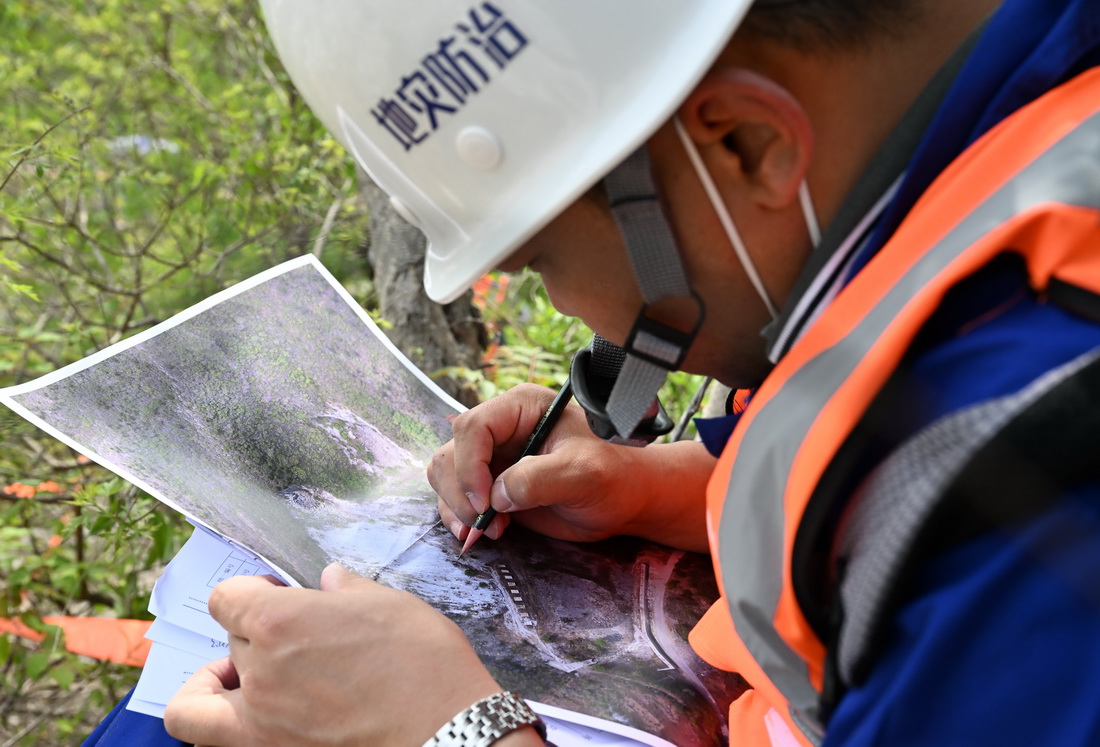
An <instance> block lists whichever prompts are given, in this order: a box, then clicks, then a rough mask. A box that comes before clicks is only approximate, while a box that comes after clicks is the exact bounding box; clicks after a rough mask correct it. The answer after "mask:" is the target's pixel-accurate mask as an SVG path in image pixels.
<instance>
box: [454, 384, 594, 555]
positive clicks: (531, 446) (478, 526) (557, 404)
mask: <svg viewBox="0 0 1100 747" xmlns="http://www.w3.org/2000/svg"><path fill="white" fill-rule="evenodd" d="M571 399H573V389H572V387H570V385H569V379H566V380H565V384H563V385H562V388H561V389H559V390H558V393H557V395H556V396H555V397H554V401H553V402H551V403H550V407H548V408H547V410H546V412H544V413H543V414H542V417H541V418H539V422H538V424H537V425H535V430H533V431H531V437H530V438H528V439H527V444H526V445H525V446H524V447H523V451H522V452H520V455H519V457H518V458H517V459H516V462H518V461H519V460H520V459H523V458H524V457H525V456H531V455H533V454H537V453H538V451H539V449H541V448H542V445H543V444H544V443H545V442H546V437H547V436H549V435H550V431H551V429H553V427H554V424H555V423H557V422H558V418H559V417H561V414H562V413H563V412H564V411H565V407H566V405H568V404H569V400H571ZM514 463H515V462H513V464H514ZM496 515H497V512H496V509H494V508H493V507H492V506H489V508H487V509H485V512H484V513H482V514H481V515H480V516H478V517H477V519H476V520H475V521H474V525H473V526H472V527H471V528H470V534H469V535H467V537H466V542H465V544H463V545H462V552H460V553H459V554H458V555H459V557H462V556H463V555H465V554H466V551H467V550H469V549H470V548H471V547H473V546H474V543H475V542H477V540H478V538H479V537H481V535H482V534H484V533H485V530H486V529H488V528H489V524H490V523H491V522H492V521H493V517H494V516H496Z"/></svg>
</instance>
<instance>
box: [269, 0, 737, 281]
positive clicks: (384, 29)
mask: <svg viewBox="0 0 1100 747" xmlns="http://www.w3.org/2000/svg"><path fill="white" fill-rule="evenodd" d="M751 2H752V0H675V2H673V1H672V0H546V2H541V3H535V2H531V0H523V1H521V0H492V2H471V0H462V1H461V2H456V1H455V0H433V1H432V2H409V0H316V1H312V2H311V1H310V0H261V6H262V8H263V12H264V17H265V20H266V22H267V26H268V30H269V31H270V33H271V36H272V38H273V39H274V41H275V46H276V48H277V50H278V53H279V56H280V58H281V59H282V61H283V64H284V65H285V66H286V68H287V70H288V71H289V73H290V76H291V78H292V79H293V80H294V83H295V85H296V86H297V87H298V89H299V90H300V91H301V93H302V95H303V96H304V97H305V99H306V101H307V102H308V103H309V104H310V106H311V107H312V109H313V111H314V112H315V113H316V114H317V115H318V116H319V117H320V118H321V120H322V121H323V122H324V123H325V125H326V126H327V127H328V128H329V129H330V130H331V131H332V132H333V134H334V135H335V136H336V137H337V138H338V139H339V140H340V141H341V142H342V143H343V144H344V146H345V147H347V148H348V150H349V151H350V152H351V153H352V154H354V156H355V158H356V159H357V160H358V162H359V163H360V164H361V165H362V167H363V168H364V169H365V170H366V171H367V173H368V174H370V176H371V178H372V179H374V180H375V182H377V183H378V185H379V186H380V187H382V188H383V189H384V190H385V191H386V192H387V193H388V194H389V195H390V197H391V200H392V202H393V205H394V207H395V208H396V209H397V210H398V212H399V213H401V214H402V215H403V216H404V217H405V218H407V219H408V220H410V221H411V222H413V223H415V224H416V225H417V226H419V228H420V229H421V230H422V231H423V232H424V233H425V234H426V235H427V238H428V255H427V258H426V262H425V272H424V286H425V289H426V290H427V292H428V295H429V296H430V297H431V298H433V299H434V300H436V301H440V302H447V301H451V300H453V299H454V298H456V297H457V296H458V295H460V294H461V293H462V292H463V291H464V290H466V288H468V287H469V286H470V285H471V284H472V283H473V282H474V281H475V280H476V279H477V278H478V277H479V276H480V275H481V274H482V273H484V272H486V271H487V270H490V269H492V268H493V267H494V266H495V265H496V264H498V263H499V262H500V261H501V260H503V259H504V258H505V257H507V256H508V255H509V254H511V253H512V252H513V251H514V250H515V249H516V248H518V247H519V246H520V245H521V244H522V243H523V242H524V241H526V240H527V239H528V238H530V237H531V236H532V235H533V234H534V233H536V232H537V231H538V230H539V229H541V228H542V227H543V226H544V225H545V224H546V223H548V222H549V221H550V220H551V219H553V218H554V217H555V216H556V215H557V214H558V213H560V212H561V211H562V210H563V209H564V208H565V207H567V206H568V205H569V204H570V203H572V202H573V201H574V200H576V199H577V197H578V196H580V195H581V194H583V193H584V192H585V191H586V190H587V189H589V188H590V187H591V186H592V185H593V184H594V183H595V182H596V181H598V180H599V179H600V178H601V177H602V176H603V175H604V174H605V173H606V172H607V171H609V170H610V169H611V168H612V167H614V166H615V165H616V164H617V163H619V162H620V161H621V160H623V159H624V158H625V157H626V156H627V155H629V154H630V153H631V152H632V151H634V150H635V149H636V148H637V147H638V146H639V145H640V144H641V143H643V142H644V141H645V140H646V139H647V138H648V137H649V136H650V135H651V134H652V133H653V131H654V130H656V129H657V127H658V126H660V125H661V124H662V123H663V122H664V121H666V120H667V119H668V118H669V117H671V116H672V114H673V112H674V111H675V109H676V107H677V106H678V105H679V104H680V102H681V101H682V100H683V99H684V98H685V97H686V96H687V94H688V93H689V92H690V91H691V89H692V88H693V87H694V86H695V84H696V83H697V82H698V80H699V79H700V78H701V77H702V75H703V74H704V73H705V72H706V70H707V69H708V68H709V66H710V65H711V63H712V62H713V60H714V59H715V58H716V57H717V55H718V53H719V52H720V51H721V50H722V48H723V47H724V46H725V44H726V42H727V41H728V39H729V38H730V36H731V35H732V34H733V31H734V29H736V27H737V25H738V23H740V21H741V18H742V17H743V16H744V14H745V13H746V12H747V10H748V7H749V5H751Z"/></svg>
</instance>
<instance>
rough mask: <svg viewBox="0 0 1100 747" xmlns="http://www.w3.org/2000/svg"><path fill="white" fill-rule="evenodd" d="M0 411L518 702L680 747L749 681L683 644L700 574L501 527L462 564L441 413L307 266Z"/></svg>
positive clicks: (698, 611)
mask: <svg viewBox="0 0 1100 747" xmlns="http://www.w3.org/2000/svg"><path fill="white" fill-rule="evenodd" d="M9 397H10V399H11V401H13V402H14V403H16V404H17V405H19V406H20V407H22V408H25V409H26V410H27V411H28V412H30V413H31V414H33V415H35V416H37V417H38V418H39V419H41V421H42V422H44V423H45V424H47V425H48V426H50V427H51V428H52V429H54V430H55V431H56V432H58V433H59V434H62V435H63V436H65V437H66V438H67V439H68V440H69V441H70V442H72V443H73V444H74V445H77V446H78V448H81V449H82V450H84V451H87V452H88V453H90V454H93V455H94V456H95V457H96V458H97V459H98V460H100V461H101V462H102V463H103V464H104V466H107V467H109V468H112V469H115V470H117V471H119V472H121V473H123V474H128V475H130V476H133V477H134V478H136V479H137V480H139V481H141V482H142V483H144V484H145V485H146V486H148V487H149V488H151V490H152V491H153V493H154V495H156V496H157V497H159V498H162V499H164V500H166V501H168V502H170V503H171V504H173V505H175V506H177V507H179V508H180V509H182V510H183V511H184V513H186V514H188V515H189V516H192V517H193V518H195V519H197V520H198V521H200V522H202V523H203V524H206V525H208V526H210V527H212V528H213V529H214V530H216V531H217V532H219V533H221V534H223V535H224V536H226V537H228V538H230V539H232V540H234V541H236V542H238V543H240V544H241V545H243V546H245V547H248V548H250V549H252V550H253V551H255V552H256V553H258V554H260V555H262V556H263V557H265V558H266V559H268V560H269V561H270V562H271V563H273V564H274V565H276V566H278V567H279V568H281V569H283V570H284V571H285V572H286V573H287V574H288V575H289V576H291V577H292V578H293V579H294V580H295V581H296V582H298V583H300V584H302V585H304V586H316V585H317V583H318V581H319V578H320V573H321V570H322V569H323V568H324V567H325V566H326V565H327V564H328V563H329V562H331V561H332V560H339V561H341V562H342V563H344V564H345V565H346V566H348V567H349V568H351V569H352V570H355V571H357V572H359V573H362V574H363V575H366V576H369V577H372V578H376V579H378V580H379V581H381V582H383V583H386V584H388V585H390V586H393V587H395V588H399V589H404V590H407V591H410V592H412V593H414V594H417V595H418V596H420V597H422V598H423V599H425V600H426V601H428V602H429V603H431V604H433V605H434V606H435V607H436V608H438V609H439V610H441V611H442V612H443V613H444V614H447V615H448V616H449V617H451V618H452V619H453V620H455V622H456V623H458V625H459V626H460V627H461V628H462V629H463V630H464V631H465V632H466V634H467V635H468V636H469V638H470V640H471V642H472V643H473V644H474V647H475V648H476V649H477V650H478V652H479V654H480V655H481V656H482V658H483V659H484V660H485V662H486V664H487V665H488V666H489V667H490V669H491V670H492V671H493V673H494V675H495V676H496V677H497V679H498V680H499V681H500V682H501V684H502V685H504V686H505V687H507V688H509V689H513V690H515V691H517V692H519V693H521V694H522V695H523V696H524V697H526V698H529V699H532V700H537V701H540V702H544V703H548V704H550V705H555V706H560V707H563V708H567V709H569V710H573V711H578V712H582V713H587V714H589V715H593V716H598V717H600V718H605V719H609V720H612V721H616V722H620V723H625V724H627V725H630V726H633V727H635V728H638V729H641V730H642V731H645V732H648V733H651V734H654V735H656V736H660V737H662V738H663V739H666V740H668V741H669V742H672V743H673V744H676V745H695V744H701V745H702V744H715V745H718V744H724V743H725V742H726V736H725V726H724V724H725V714H726V711H727V708H728V705H729V703H730V702H731V701H732V700H733V699H734V698H736V697H737V695H739V694H740V692H741V690H742V689H743V688H744V683H743V681H741V679H740V678H739V677H737V676H735V675H728V674H725V673H722V672H718V671H716V670H714V669H713V668H711V667H709V666H708V665H707V664H705V663H704V662H702V661H701V660H700V659H699V658H698V657H697V656H696V655H695V654H694V653H693V652H692V650H691V648H690V647H689V646H688V644H687V642H686V637H687V631H688V630H690V629H691V627H692V625H693V624H694V623H695V621H696V620H698V618H699V617H700V616H701V615H702V613H703V612H704V611H705V610H706V608H707V606H708V605H709V604H710V603H712V602H713V601H714V600H715V599H716V598H717V590H716V587H715V584H714V580H713V573H712V571H711V567H710V561H709V558H707V557H704V556H700V555H695V554H690V553H683V552H679V551H674V550H672V549H670V548H666V547H662V546H660V545H655V544H652V543H646V542H642V541H639V540H634V539H631V538H620V539H616V540H610V541H606V542H601V543H596V544H590V545H583V544H572V543H565V542H559V541H556V540H550V539H547V538H544V537H541V536H538V535H535V534H533V533H530V532H526V531H524V530H523V529H521V528H520V527H518V526H516V525H514V524H513V526H511V527H510V528H509V530H508V531H507V532H506V534H505V537H504V538H503V539H502V540H500V541H497V542H491V541H489V540H488V539H484V540H482V541H481V542H479V543H478V545H476V546H475V547H474V548H473V550H472V551H471V552H470V553H468V554H467V555H466V556H465V557H462V558H460V557H459V556H458V550H459V548H460V544H459V543H458V542H457V541H456V540H455V539H454V537H453V536H452V535H450V533H448V532H447V531H446V530H445V529H443V528H442V526H441V525H440V522H439V521H438V515H437V513H436V499H435V494H434V492H433V491H432V490H431V488H430V487H429V485H428V483H427V479H426V477H425V467H426V465H427V462H428V460H429V458H430V457H431V455H432V453H433V452H434V451H435V450H436V449H437V448H438V447H439V446H440V445H442V444H443V443H445V442H446V441H447V440H449V439H450V434H451V426H450V418H453V416H454V415H455V414H456V413H457V410H456V405H455V403H454V402H453V401H452V400H450V399H449V398H447V397H446V396H445V395H442V394H441V393H440V391H439V390H438V389H436V388H435V387H434V386H432V385H430V384H429V383H427V381H426V379H424V378H423V377H421V376H418V375H417V374H416V373H414V370H413V369H412V367H411V365H409V364H408V363H407V362H406V361H405V360H404V359H403V358H400V357H399V354H397V353H395V352H394V351H393V350H392V349H391V348H390V347H388V346H387V345H386V344H385V343H384V342H383V337H382V333H381V332H380V331H379V330H378V329H377V328H376V327H374V325H373V324H370V322H369V321H368V320H366V319H365V318H364V317H363V316H362V315H361V314H360V313H359V312H358V311H357V310H356V309H355V308H354V307H353V306H352V305H351V302H350V300H349V299H348V298H347V297H345V296H344V295H342V294H341V293H340V292H339V291H338V290H337V287H336V286H335V281H334V280H332V279H331V277H330V276H328V275H327V274H323V273H322V272H321V271H320V270H319V269H318V267H317V266H315V265H314V264H312V263H302V262H297V263H294V265H293V266H292V267H290V268H289V269H287V270H285V271H283V272H280V273H277V274H273V275H271V276H270V277H268V278H267V279H266V280H265V281H263V282H261V283H259V284H257V285H254V286H252V287H248V288H246V289H244V290H240V291H239V292H237V293H234V294H232V295H229V296H228V297H226V298H225V299H223V300H221V301H220V302H219V303H217V304H215V305H212V306H210V307H209V308H206V309H205V310H203V311H201V312H200V313H198V314H196V315H194V316H191V317H190V318H187V319H186V320H185V321H182V322H178V323H177V322H175V321H173V320H169V321H168V322H166V323H165V324H164V325H162V326H161V327H158V328H157V330H156V333H155V334H153V335H152V336H150V337H148V338H147V339H144V340H143V341H141V342H140V343H138V344H136V345H133V346H130V347H127V348H126V349H123V350H120V351H119V352H117V353H115V354H114V355H111V356H110V357H107V358H105V359H104V360H101V361H99V362H97V363H96V364H94V365H93V366H91V367H88V368H84V369H82V370H77V371H75V372H73V373H71V374H69V375H67V376H65V377H64V378H61V379H59V380H56V381H53V382H52V383H49V384H46V385H35V384H34V383H32V384H30V385H25V386H23V387H21V388H20V389H19V390H18V391H17V392H16V393H15V394H9ZM685 715H687V718H685Z"/></svg>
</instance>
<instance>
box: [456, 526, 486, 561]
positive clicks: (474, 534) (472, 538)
mask: <svg viewBox="0 0 1100 747" xmlns="http://www.w3.org/2000/svg"><path fill="white" fill-rule="evenodd" d="M483 534H485V532H483V531H482V530H480V529H470V534H469V535H467V537H466V543H465V544H463V545H462V551H461V552H460V553H459V554H458V557H460V558H461V557H462V556H463V555H465V554H466V551H467V550H469V549H470V548H471V547H473V546H474V543H475V542H477V540H478V538H479V537H480V536H481V535H483Z"/></svg>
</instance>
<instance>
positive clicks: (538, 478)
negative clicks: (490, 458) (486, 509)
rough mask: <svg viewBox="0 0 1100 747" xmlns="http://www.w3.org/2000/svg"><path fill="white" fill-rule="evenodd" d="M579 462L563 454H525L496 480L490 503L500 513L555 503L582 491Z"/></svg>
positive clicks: (491, 491) (490, 494)
mask: <svg viewBox="0 0 1100 747" xmlns="http://www.w3.org/2000/svg"><path fill="white" fill-rule="evenodd" d="M576 473H577V470H576V469H575V465H574V464H573V463H572V461H571V460H570V459H568V458H567V456H566V455H563V454H560V453H551V454H539V455H535V456H529V457H524V458H523V459H521V460H519V461H518V462H516V463H515V464H514V465H512V466H511V467H509V468H508V469H506V470H505V471H504V472H502V473H501V474H500V475H499V476H498V477H497V479H496V481H494V482H493V487H492V490H490V492H489V502H490V503H491V504H492V506H493V508H495V509H496V510H497V511H498V512H500V513H515V512H517V511H526V510H528V509H531V508H540V507H543V506H551V505H554V504H556V503H559V502H561V501H563V500H566V499H569V498H570V497H572V496H573V495H574V494H575V493H576V491H578V490H582V489H583V487H584V484H583V481H578V480H577V479H576V478H577V474H576Z"/></svg>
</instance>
